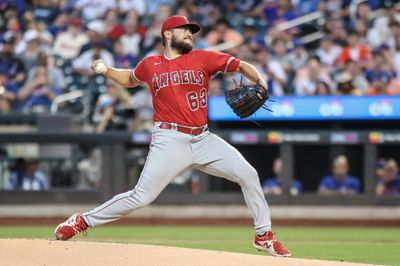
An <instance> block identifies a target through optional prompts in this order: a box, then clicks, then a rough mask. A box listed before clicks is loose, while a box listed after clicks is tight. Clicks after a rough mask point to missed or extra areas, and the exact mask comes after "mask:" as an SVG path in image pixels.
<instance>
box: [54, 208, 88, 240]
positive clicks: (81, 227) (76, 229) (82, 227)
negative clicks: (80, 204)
mask: <svg viewBox="0 0 400 266" xmlns="http://www.w3.org/2000/svg"><path fill="white" fill-rule="evenodd" d="M86 229H88V226H87V224H86V223H85V221H84V220H83V218H82V215H81V214H80V213H75V214H74V215H72V216H71V217H69V219H68V220H66V221H65V222H63V223H60V224H59V225H58V226H57V227H56V230H55V231H54V233H55V235H56V238H57V240H68V239H70V238H71V237H73V236H74V235H76V234H79V233H80V232H84V233H86Z"/></svg>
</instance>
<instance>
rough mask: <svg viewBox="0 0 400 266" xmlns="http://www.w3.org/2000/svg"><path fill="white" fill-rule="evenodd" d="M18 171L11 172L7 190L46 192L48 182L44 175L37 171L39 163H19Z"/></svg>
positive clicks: (30, 160)
mask: <svg viewBox="0 0 400 266" xmlns="http://www.w3.org/2000/svg"><path fill="white" fill-rule="evenodd" d="M20 164H22V165H20V167H19V169H15V170H14V171H13V172H11V175H10V179H9V180H8V183H7V185H6V189H8V190H18V189H20V190H48V189H49V182H48V180H47V177H46V175H45V174H44V173H43V172H42V171H40V170H39V161H38V160H35V159H29V160H27V161H21V162H20Z"/></svg>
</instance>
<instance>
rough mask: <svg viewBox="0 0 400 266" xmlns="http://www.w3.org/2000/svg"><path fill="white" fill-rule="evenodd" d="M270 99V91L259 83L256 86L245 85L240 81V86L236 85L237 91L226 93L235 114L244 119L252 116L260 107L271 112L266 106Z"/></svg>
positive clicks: (226, 98)
mask: <svg viewBox="0 0 400 266" xmlns="http://www.w3.org/2000/svg"><path fill="white" fill-rule="evenodd" d="M235 83H236V81H235ZM268 98H269V95H268V90H267V89H266V88H264V86H262V85H261V84H260V83H259V82H258V81H257V83H256V84H254V85H244V84H243V83H242V81H240V83H239V84H237V83H236V89H234V90H226V91H225V100H226V102H227V103H228V104H229V106H230V107H231V108H232V109H233V111H234V112H235V114H236V115H237V116H239V117H240V118H242V119H243V118H246V117H249V116H251V115H252V114H254V113H255V112H256V111H257V110H258V109H260V107H263V108H265V109H266V110H269V111H270V109H269V108H268V107H267V106H266V105H265V102H266V101H267V100H268Z"/></svg>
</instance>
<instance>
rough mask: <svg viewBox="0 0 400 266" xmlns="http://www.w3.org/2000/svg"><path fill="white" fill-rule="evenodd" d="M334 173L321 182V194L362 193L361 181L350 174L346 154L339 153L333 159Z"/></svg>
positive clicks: (319, 191) (319, 190) (319, 189)
mask: <svg viewBox="0 0 400 266" xmlns="http://www.w3.org/2000/svg"><path fill="white" fill-rule="evenodd" d="M332 170H333V175H330V176H325V177H324V178H323V179H322V181H321V183H320V184H319V188H318V193H319V194H321V195H334V194H357V193H360V181H359V180H358V178H356V177H354V176H351V175H349V174H348V172H349V161H348V159H347V157H346V156H344V155H339V156H338V157H336V158H335V159H334V161H333V169H332Z"/></svg>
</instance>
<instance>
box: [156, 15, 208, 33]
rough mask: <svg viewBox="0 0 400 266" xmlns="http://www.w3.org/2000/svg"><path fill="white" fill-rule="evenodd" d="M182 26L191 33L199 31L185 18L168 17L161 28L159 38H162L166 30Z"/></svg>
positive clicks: (198, 28)
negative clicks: (186, 27) (187, 27)
mask: <svg viewBox="0 0 400 266" xmlns="http://www.w3.org/2000/svg"><path fill="white" fill-rule="evenodd" d="M182 26H189V28H190V31H191V32H192V33H196V32H198V31H199V30H200V26H199V25H198V24H196V23H190V22H189V20H188V19H187V18H186V17H185V16H170V17H169V18H167V19H166V20H165V21H164V23H163V25H162V28H161V36H164V32H165V31H166V30H170V29H173V28H179V27H182Z"/></svg>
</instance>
